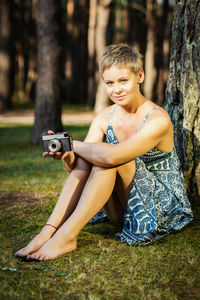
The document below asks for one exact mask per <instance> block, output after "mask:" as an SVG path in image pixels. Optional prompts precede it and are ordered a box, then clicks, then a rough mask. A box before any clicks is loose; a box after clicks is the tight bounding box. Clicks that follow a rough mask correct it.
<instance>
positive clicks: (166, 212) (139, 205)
mask: <svg viewBox="0 0 200 300" xmlns="http://www.w3.org/2000/svg"><path fill="white" fill-rule="evenodd" d="M113 108H114V107H113ZM157 108H159V107H155V108H154V109H153V110H151V111H150V112H149V114H148V115H147V116H146V117H145V119H144V120H143V121H142V125H143V124H144V122H145V121H146V120H147V118H148V117H149V116H150V114H151V113H153V111H154V110H155V109H157ZM112 114H113V110H112V111H111V116H110V124H109V126H108V129H107V134H106V138H107V142H108V143H112V144H117V143H118V141H117V138H116V136H115V133H114V131H113V127H112ZM140 128H141V126H139V127H138V130H139V129H140ZM135 163H136V173H135V177H134V180H133V182H132V187H131V191H130V195H129V199H128V203H127V208H126V211H125V214H124V224H123V229H122V232H121V233H118V234H117V236H119V237H120V239H121V242H127V243H128V244H135V245H145V244H148V243H150V242H153V241H155V240H157V239H159V238H161V237H163V236H165V235H168V234H170V233H174V232H176V231H178V230H180V229H181V228H183V227H184V226H185V225H186V224H187V223H189V222H190V221H191V220H192V218H193V215H192V211H191V206H190V202H189V199H188V197H187V195H186V192H185V187H184V179H183V175H182V171H181V167H180V163H179V159H178V157H177V154H176V151H175V149H173V151H172V152H168V153H166V152H161V151H158V150H156V149H151V150H150V151H149V152H147V153H146V154H144V155H142V156H140V157H138V158H136V159H135ZM98 214H99V220H98V221H100V220H101V218H105V215H104V213H103V211H102V210H101V211H100V212H99V213H98ZM95 218H96V216H95V217H94V218H93V219H92V220H91V223H93V222H95Z"/></svg>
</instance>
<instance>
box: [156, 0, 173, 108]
mask: <svg viewBox="0 0 200 300" xmlns="http://www.w3.org/2000/svg"><path fill="white" fill-rule="evenodd" d="M168 14H169V0H164V2H163V6H162V20H161V35H160V38H159V42H160V44H159V49H158V62H159V71H158V83H157V97H156V102H157V103H158V104H159V105H163V104H164V91H165V89H166V84H167V78H168V62H169V41H170V37H169V28H168V27H169V23H168Z"/></svg>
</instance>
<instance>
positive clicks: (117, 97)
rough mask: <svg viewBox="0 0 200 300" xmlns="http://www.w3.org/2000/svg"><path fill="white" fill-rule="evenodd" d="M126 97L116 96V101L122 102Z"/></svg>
mask: <svg viewBox="0 0 200 300" xmlns="http://www.w3.org/2000/svg"><path fill="white" fill-rule="evenodd" d="M124 97H125V95H122V96H115V99H116V100H122V99H124Z"/></svg>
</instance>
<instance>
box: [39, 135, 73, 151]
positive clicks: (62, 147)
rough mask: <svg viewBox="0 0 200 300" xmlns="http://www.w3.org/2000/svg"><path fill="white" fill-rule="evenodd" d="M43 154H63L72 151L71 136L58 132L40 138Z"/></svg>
mask: <svg viewBox="0 0 200 300" xmlns="http://www.w3.org/2000/svg"><path fill="white" fill-rule="evenodd" d="M42 143H43V148H44V152H65V151H71V150H72V148H73V147H72V135H71V133H69V132H60V133H56V134H48V135H43V136H42Z"/></svg>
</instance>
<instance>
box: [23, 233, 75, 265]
mask: <svg viewBox="0 0 200 300" xmlns="http://www.w3.org/2000/svg"><path fill="white" fill-rule="evenodd" d="M76 248H77V240H76V239H72V240H67V239H66V237H63V235H61V234H56V235H54V236H53V237H52V238H51V239H49V240H48V241H47V242H46V243H45V244H44V245H43V246H42V247H41V248H40V249H39V250H38V251H36V252H34V253H32V254H31V255H28V257H27V259H30V260H32V259H34V260H39V261H42V260H43V261H46V260H50V259H54V258H56V257H58V256H60V255H62V254H66V253H69V252H72V251H74V250H76Z"/></svg>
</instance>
